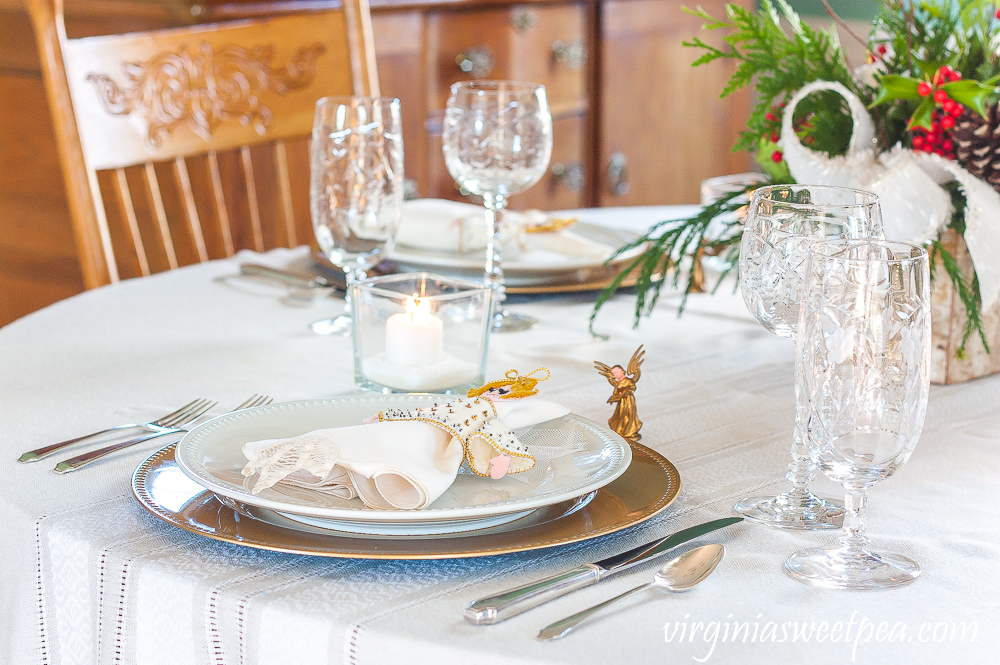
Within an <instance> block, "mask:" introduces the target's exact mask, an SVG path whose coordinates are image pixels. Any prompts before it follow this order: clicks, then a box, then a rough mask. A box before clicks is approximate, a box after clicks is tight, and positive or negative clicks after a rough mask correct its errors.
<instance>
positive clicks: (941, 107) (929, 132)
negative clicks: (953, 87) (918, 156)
mask: <svg viewBox="0 0 1000 665" xmlns="http://www.w3.org/2000/svg"><path fill="white" fill-rule="evenodd" d="M961 78H962V75H961V74H960V73H959V72H956V71H955V70H954V69H952V68H951V67H949V66H948V65H945V66H944V67H941V68H940V69H938V70H937V72H935V73H934V76H933V77H931V80H930V81H922V82H921V83H920V85H918V86H917V94H919V95H920V96H921V97H929V96H933V97H932V98H933V100H934V105H935V108H934V110H933V111H932V113H931V127H930V129H927V128H926V127H914V128H913V130H912V137H911V140H912V144H913V149H914V150H922V151H924V152H932V153H934V154H937V155H941V156H942V157H945V158H947V159H955V141H954V138H953V137H952V130H953V128H954V127H955V122H956V120H957V119H958V118H959V116H961V115H962V113H964V112H965V107H964V106H962V105H961V104H959V103H958V102H956V101H955V100H953V99H951V98H950V97H948V93H947V92H945V91H944V90H943V89H941V88H939V87H938V86H940V85H942V84H944V83H950V82H952V81H958V80H959V79H961Z"/></svg>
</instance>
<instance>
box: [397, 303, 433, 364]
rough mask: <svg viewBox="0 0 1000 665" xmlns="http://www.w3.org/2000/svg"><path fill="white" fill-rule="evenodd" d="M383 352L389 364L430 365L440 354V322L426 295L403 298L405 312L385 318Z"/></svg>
mask: <svg viewBox="0 0 1000 665" xmlns="http://www.w3.org/2000/svg"><path fill="white" fill-rule="evenodd" d="M385 356H386V359H387V360H388V361H389V362H390V363H391V364H393V365H400V366H404V367H412V366H415V365H433V364H435V363H439V362H441V360H442V359H443V357H444V325H443V324H442V322H441V319H439V318H438V317H437V316H435V315H434V314H432V313H431V301H430V300H428V299H427V298H418V297H417V294H416V293H414V294H413V297H408V298H407V299H406V313H405V314H393V315H392V316H390V317H389V319H388V320H387V321H386V322H385Z"/></svg>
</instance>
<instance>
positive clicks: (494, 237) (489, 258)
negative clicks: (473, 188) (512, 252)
mask: <svg viewBox="0 0 1000 665" xmlns="http://www.w3.org/2000/svg"><path fill="white" fill-rule="evenodd" d="M483 205H484V206H486V224H487V227H486V286H489V287H490V288H492V289H493V327H494V328H499V327H500V325H501V323H502V321H503V314H504V308H503V303H504V300H506V297H507V295H506V289H505V288H504V280H503V241H502V240H501V238H500V229H501V224H502V222H503V210H504V209H505V208H506V207H507V197H506V196H504V195H503V194H484V195H483Z"/></svg>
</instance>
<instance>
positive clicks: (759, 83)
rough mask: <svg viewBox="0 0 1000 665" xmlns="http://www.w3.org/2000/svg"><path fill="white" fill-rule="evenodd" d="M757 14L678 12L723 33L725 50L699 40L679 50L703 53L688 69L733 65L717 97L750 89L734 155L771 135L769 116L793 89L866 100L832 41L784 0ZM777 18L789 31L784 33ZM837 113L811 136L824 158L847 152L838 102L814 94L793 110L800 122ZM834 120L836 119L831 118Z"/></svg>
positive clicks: (734, 9)
mask: <svg viewBox="0 0 1000 665" xmlns="http://www.w3.org/2000/svg"><path fill="white" fill-rule="evenodd" d="M761 6H762V9H761V10H760V11H759V12H755V11H753V10H749V9H746V8H744V7H740V6H739V5H733V4H730V5H727V6H726V16H727V19H726V20H723V19H716V18H714V17H713V16H711V15H710V14H709V13H708V12H706V11H705V10H704V9H702V8H700V7H699V8H698V9H696V10H692V9H688V8H684V9H683V11H685V12H687V13H689V14H692V15H694V16H698V17H700V18H703V19H705V21H706V23H705V24H704V25H703V26H702V28H703V29H705V30H709V31H715V30H725V31H727V32H728V34H726V35H725V36H724V37H723V38H722V41H723V44H724V46H723V47H722V48H718V47H716V46H713V45H711V44H708V43H706V42H705V41H704V40H702V39H701V38H700V37H693V38H692V39H691V40H690V41H686V42H683V45H684V46H688V47H692V48H697V49H702V50H703V51H704V53H703V54H702V55H701V56H700V57H699V58H698V59H696V60H695V61H694V62H693V63H692V66H693V67H697V66H700V65H704V64H707V63H710V62H713V61H715V60H719V59H729V60H736V61H737V62H738V64H737V66H736V71H735V72H734V73H733V75H732V76H731V77H730V79H729V82H728V83H727V84H726V87H725V88H723V90H722V93H721V95H720V96H721V97H726V96H728V95H729V94H731V93H733V92H735V91H736V90H739V89H741V88H744V87H749V86H751V85H752V86H754V87H755V88H756V90H757V103H756V104H755V106H754V108H753V110H752V111H751V113H750V118H749V120H748V121H747V128H746V129H745V130H744V131H743V132H742V133H741V134H740V138H739V140H738V141H737V142H736V145H735V146H734V147H733V151H734V152H735V151H740V150H748V151H755V150H757V149H758V148H759V147H760V145H759V143H760V139H761V137H766V136H768V135H769V134H770V133H771V132H772V131H773V129H772V128H773V121H770V120H769V119H768V114H770V113H773V112H774V110H775V109H777V108H780V106H781V104H782V103H783V102H784V101H786V100H787V99H788V98H789V97H790V96H791V95H792V94H794V93H795V91H796V90H798V89H799V88H801V87H802V86H804V85H806V84H807V83H811V82H813V81H815V80H817V79H819V80H824V81H837V82H840V83H842V84H844V85H845V86H847V87H848V89H850V90H852V91H853V92H855V93H856V94H858V95H861V96H862V99H864V98H865V96H866V93H864V92H863V91H861V90H859V89H858V87H857V85H856V84H855V83H854V80H853V79H852V78H851V74H850V72H849V71H848V70H847V66H846V65H845V63H844V58H843V55H842V54H841V51H840V46H839V44H838V43H837V40H836V39H835V38H834V37H831V35H829V34H827V33H826V32H824V31H821V30H816V29H815V28H812V27H810V26H809V25H807V24H805V23H803V22H802V21H801V20H800V18H799V16H798V14H796V13H795V11H794V10H793V9H792V8H791V7H790V6H789V5H788V3H787V2H785V0H775V1H774V2H773V3H772V2H771V0H763V2H762V3H761ZM782 18H784V19H785V22H786V23H787V25H788V26H789V29H790V33H786V31H785V29H784V28H783V26H782ZM831 105H832V107H833V108H837V109H840V110H841V113H839V114H829V113H824V114H822V116H823V117H824V118H825V119H829V120H831V121H832V122H833V124H832V125H831V126H825V127H824V128H823V131H822V132H813V133H812V136H813V137H814V138H815V140H816V143H815V144H813V145H812V146H811V147H812V148H814V149H816V150H823V151H824V152H827V153H828V154H839V153H840V152H842V151H843V150H844V149H846V147H847V143H848V141H849V140H850V136H851V131H852V128H853V124H852V121H851V116H850V113H849V112H848V111H847V106H846V104H845V102H844V100H843V98H842V97H841V96H840V95H838V94H836V93H833V92H827V93H821V94H817V95H813V96H811V97H810V98H808V99H804V100H802V103H801V104H800V105H799V107H798V109H799V110H798V115H799V116H800V117H803V118H804V117H808V116H815V115H817V112H818V111H820V110H828V109H829V108H831ZM837 116H839V120H835V118H836V117H837Z"/></svg>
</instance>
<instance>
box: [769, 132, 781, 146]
mask: <svg viewBox="0 0 1000 665" xmlns="http://www.w3.org/2000/svg"><path fill="white" fill-rule="evenodd" d="M780 138H781V137H780V136H778V132H771V143H777V142H778V139H780Z"/></svg>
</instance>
